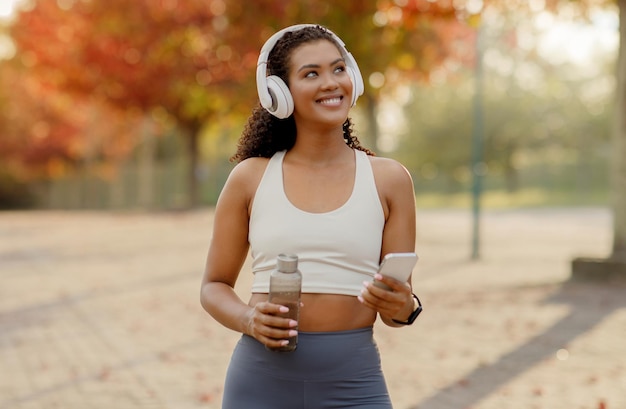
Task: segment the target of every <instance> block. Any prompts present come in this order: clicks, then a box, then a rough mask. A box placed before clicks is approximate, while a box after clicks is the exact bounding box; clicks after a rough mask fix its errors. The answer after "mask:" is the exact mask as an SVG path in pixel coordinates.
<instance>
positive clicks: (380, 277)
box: [374, 274, 383, 280]
mask: <svg viewBox="0 0 626 409" xmlns="http://www.w3.org/2000/svg"><path fill="white" fill-rule="evenodd" d="M374 278H375V279H377V280H381V279H382V278H383V276H381V275H380V274H374Z"/></svg>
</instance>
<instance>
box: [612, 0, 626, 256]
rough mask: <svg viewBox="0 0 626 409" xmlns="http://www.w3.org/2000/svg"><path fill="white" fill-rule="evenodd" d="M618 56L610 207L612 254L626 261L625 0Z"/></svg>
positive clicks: (621, 9)
mask: <svg viewBox="0 0 626 409" xmlns="http://www.w3.org/2000/svg"><path fill="white" fill-rule="evenodd" d="M618 4H619V13H620V28H619V38H620V47H619V57H618V63H617V73H616V78H617V81H616V84H617V85H616V86H617V89H616V90H617V92H616V97H617V98H616V101H615V113H614V115H615V116H614V120H613V149H612V152H613V158H612V161H613V162H612V165H613V166H612V168H611V176H612V189H611V190H612V207H613V254H612V258H614V259H616V260H621V261H623V262H625V263H626V112H625V109H626V49H625V48H626V0H619V1H618Z"/></svg>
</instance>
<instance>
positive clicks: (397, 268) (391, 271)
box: [374, 253, 418, 290]
mask: <svg viewBox="0 0 626 409" xmlns="http://www.w3.org/2000/svg"><path fill="white" fill-rule="evenodd" d="M417 258H418V257H417V254H415V253H388V254H386V255H385V257H383V261H382V262H381V263H380V267H378V274H381V275H384V276H387V277H392V278H395V279H396V280H398V281H403V282H404V281H407V280H408V279H409V276H410V275H411V273H412V272H413V267H415V264H416V263H417ZM374 285H375V286H377V287H380V288H384V289H385V290H391V288H390V287H389V286H388V285H386V284H383V283H381V282H380V281H378V280H374Z"/></svg>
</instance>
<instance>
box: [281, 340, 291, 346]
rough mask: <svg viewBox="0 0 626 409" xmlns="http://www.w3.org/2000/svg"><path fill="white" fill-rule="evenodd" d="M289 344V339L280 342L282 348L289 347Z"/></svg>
mask: <svg viewBox="0 0 626 409" xmlns="http://www.w3.org/2000/svg"><path fill="white" fill-rule="evenodd" d="M288 343H289V340H288V339H285V340H282V341H280V345H281V346H285V345H287V344H288Z"/></svg>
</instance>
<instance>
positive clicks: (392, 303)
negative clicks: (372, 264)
mask: <svg viewBox="0 0 626 409" xmlns="http://www.w3.org/2000/svg"><path fill="white" fill-rule="evenodd" d="M371 161H372V169H373V170H374V177H375V179H376V187H377V189H378V194H379V197H380V200H381V204H382V206H383V211H384V213H385V228H384V230H383V240H382V247H381V254H380V257H381V259H382V257H384V256H385V254H387V253H396V252H414V251H415V235H416V215H415V211H416V209H415V191H414V189H413V180H412V178H411V175H410V173H409V172H408V170H407V169H406V168H405V167H404V166H402V165H401V164H400V163H398V162H396V161H394V160H392V159H387V158H379V157H373V158H371ZM375 279H378V280H380V281H382V282H383V283H385V284H387V285H388V286H389V287H391V290H385V289H382V288H379V287H376V286H374V285H372V284H371V283H365V288H364V289H363V292H362V295H361V297H359V299H360V300H361V302H363V304H365V305H366V306H368V307H370V308H373V309H375V310H376V311H378V313H379V315H380V317H381V319H382V320H383V322H384V323H385V324H387V325H389V326H392V327H398V326H401V324H397V323H395V322H393V320H392V319H396V320H398V321H405V320H406V319H407V317H408V316H409V315H410V314H411V312H413V305H414V304H413V296H412V294H411V293H412V287H411V277H409V279H408V281H407V282H401V281H398V280H394V279H392V278H388V277H382V276H378V275H377V276H376V277H375Z"/></svg>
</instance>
